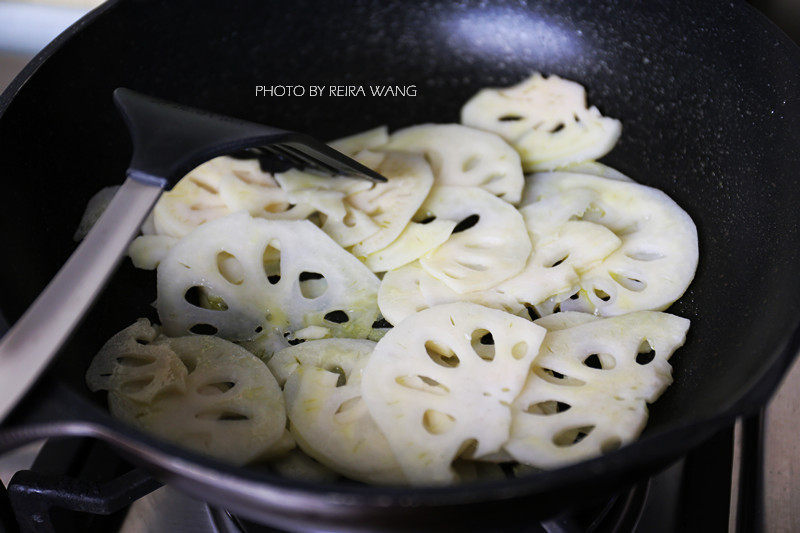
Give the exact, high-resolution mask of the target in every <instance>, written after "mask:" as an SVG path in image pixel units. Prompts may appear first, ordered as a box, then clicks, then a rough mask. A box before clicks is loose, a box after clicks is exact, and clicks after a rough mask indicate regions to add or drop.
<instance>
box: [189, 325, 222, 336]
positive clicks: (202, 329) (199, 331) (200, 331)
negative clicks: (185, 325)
mask: <svg viewBox="0 0 800 533" xmlns="http://www.w3.org/2000/svg"><path fill="white" fill-rule="evenodd" d="M189 331H190V332H192V333H194V334H195V335H216V334H217V331H218V330H217V328H216V327H215V326H212V325H211V324H195V325H194V326H192V327H190V328H189Z"/></svg>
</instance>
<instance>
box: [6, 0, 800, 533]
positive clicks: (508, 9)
mask: <svg viewBox="0 0 800 533" xmlns="http://www.w3.org/2000/svg"><path fill="white" fill-rule="evenodd" d="M535 70H538V71H542V72H545V73H554V74H558V75H561V76H563V77H566V78H570V79H575V80H577V81H579V82H580V83H582V84H584V85H585V86H586V87H587V88H588V91H589V98H590V101H591V102H592V103H593V104H596V105H598V106H599V107H600V108H601V110H602V111H603V112H604V113H605V114H607V115H608V116H612V117H616V118H619V119H620V120H622V123H623V135H622V139H621V140H620V142H619V145H618V146H617V147H616V148H615V149H614V150H613V151H612V152H611V154H609V156H608V157H607V158H606V159H605V161H606V162H607V163H608V164H610V165H612V166H614V167H616V168H619V169H620V170H621V171H623V172H624V173H626V174H629V175H630V176H632V177H633V178H634V179H636V180H637V181H640V182H642V183H645V184H647V185H652V186H655V187H658V188H660V189H663V190H664V191H666V192H667V193H668V194H669V195H670V196H672V197H673V198H674V199H675V200H676V201H677V202H678V203H679V204H680V205H681V206H682V207H684V208H685V209H686V211H687V212H688V213H689V214H690V215H691V216H692V218H693V219H694V220H695V222H696V223H697V226H698V231H699V236H700V250H701V256H700V258H701V259H700V265H699V269H698V271H697V277H696V279H695V280H694V282H693V283H692V285H691V287H690V288H689V290H688V292H687V293H686V294H685V295H684V297H683V298H682V299H681V300H680V301H679V302H678V303H676V304H675V305H674V306H673V307H672V308H671V310H670V311H671V312H673V313H675V314H678V315H680V316H684V317H687V318H690V319H691V320H692V328H691V330H690V332H689V337H688V339H687V342H686V345H685V346H684V347H683V348H682V349H680V350H679V351H678V352H677V353H676V354H675V356H674V357H673V358H672V364H673V366H674V378H675V383H674V384H673V385H672V386H671V387H670V388H669V389H668V390H667V392H666V393H665V394H664V396H663V397H662V398H661V399H660V400H659V401H658V402H657V403H656V404H654V405H653V406H652V407H651V417H650V422H649V425H648V427H647V429H646V430H645V432H644V434H643V435H642V437H641V438H640V439H639V440H638V441H637V442H635V443H633V444H631V445H629V446H625V447H623V448H622V449H620V450H618V451H615V452H612V453H609V454H607V455H605V456H603V457H600V458H597V459H593V460H591V461H586V462H583V463H579V464H575V465H572V466H569V467H566V468H561V469H558V470H553V471H547V472H541V473H537V474H534V475H530V476H528V477H524V478H521V479H514V480H506V481H495V482H482V483H475V484H467V485H463V486H453V487H440V488H401V487H367V486H363V485H358V484H327V485H326V484H311V483H307V482H302V481H293V480H289V479H283V478H279V477H276V476H275V475H272V474H270V473H269V472H265V471H262V470H257V469H245V468H236V467H232V466H229V465H226V464H223V463H220V462H218V461H215V460H212V459H209V458H206V457H202V456H199V455H196V454H194V453H191V452H188V451H186V450H183V449H181V448H178V447H175V446H173V445H170V444H167V443H164V442H161V441H159V440H157V439H155V438H152V437H150V436H148V435H146V434H143V433H140V432H139V431H137V430H135V429H133V428H131V427H128V426H126V425H124V424H122V423H120V422H118V421H116V420H114V419H112V418H111V417H110V416H109V415H108V414H107V412H106V409H105V404H104V398H103V397H102V396H100V395H93V394H91V393H90V392H89V391H88V389H87V388H86V386H85V385H84V382H83V377H84V373H85V371H86V368H87V367H88V364H89V361H90V360H91V358H92V357H93V355H94V354H95V353H96V352H97V350H98V349H99V347H100V346H101V345H102V344H103V342H104V341H105V340H106V339H107V338H109V337H110V336H111V335H112V334H113V333H115V332H116V331H118V330H120V329H121V328H123V327H124V326H127V325H128V324H130V323H132V322H133V321H134V319H135V318H137V317H139V316H149V317H150V318H151V319H156V317H155V313H154V311H153V310H152V308H151V307H150V305H149V304H150V302H152V301H153V299H154V297H155V283H154V281H155V280H154V276H153V273H152V272H144V271H137V270H135V269H134V268H133V267H132V266H131V264H130V263H129V262H127V261H126V262H125V263H124V264H123V265H122V266H121V267H120V269H119V270H118V272H117V273H116V274H115V276H114V278H113V279H112V281H111V283H110V285H109V287H108V289H107V290H106V291H105V293H104V294H103V296H102V297H101V299H100V300H99V301H98V302H97V304H96V305H95V307H94V309H93V311H92V313H91V314H90V315H89V316H88V317H87V319H86V320H85V321H84V323H83V326H82V327H81V328H79V329H78V330H77V331H76V332H75V334H74V335H73V338H72V340H71V342H70V343H69V344H68V346H67V347H66V348H64V349H63V350H62V352H61V354H60V355H59V357H58V358H57V360H56V361H55V362H54V364H53V365H52V366H51V367H50V369H49V370H48V372H47V373H46V375H45V376H43V378H42V379H41V380H40V382H39V383H38V385H37V386H36V387H35V388H34V389H33V390H32V391H31V392H30V393H29V394H28V395H27V397H26V399H25V400H24V401H23V403H22V404H20V405H19V406H18V408H17V409H16V410H15V411H14V412H13V413H12V415H11V416H10V417H9V418H8V419H7V420H6V422H5V424H4V428H3V430H2V433H1V434H0V449H3V448H5V449H8V448H10V447H12V446H13V445H16V444H19V443H21V442H24V441H28V440H33V439H36V438H41V437H44V436H52V435H89V436H94V437H97V438H100V439H103V440H105V441H108V442H109V443H111V444H112V445H113V446H114V447H116V448H117V449H118V450H119V451H120V452H121V453H123V454H124V455H126V456H127V457H129V458H130V459H131V460H132V461H133V462H135V463H136V464H139V465H142V466H143V467H145V468H146V469H148V470H149V471H151V472H153V473H154V474H155V475H156V476H157V477H159V478H160V479H161V480H163V481H165V482H168V483H171V484H173V485H175V486H177V487H180V488H181V489H183V490H185V491H186V492H188V493H190V494H193V495H195V496H198V497H200V498H202V499H203V500H207V501H209V502H211V503H213V504H217V505H221V506H223V507H225V508H228V509H231V510H232V511H234V512H238V513H241V514H243V515H245V516H248V517H251V518H254V519H257V520H260V521H263V522H266V523H269V524H271V525H274V526H278V527H284V528H292V529H306V528H310V527H316V528H321V527H322V528H331V529H337V528H339V529H341V528H347V529H349V530H353V529H374V528H378V527H382V528H392V529H411V528H414V529H417V528H423V527H436V526H437V525H445V524H446V525H448V526H450V527H455V526H456V525H458V524H466V525H468V527H470V528H475V527H480V526H493V527H500V526H502V525H508V524H512V523H516V522H519V521H530V520H532V519H534V518H541V517H544V516H546V515H548V514H550V513H553V512H554V511H555V510H557V509H563V508H564V507H568V506H570V505H572V504H579V503H582V502H586V501H588V500H591V499H592V498H594V497H596V496H597V495H601V494H604V493H605V494H607V493H608V491H611V490H614V489H615V488H618V487H619V486H621V485H622V484H624V483H626V482H629V481H630V480H632V479H634V478H637V477H639V476H643V475H646V474H649V473H652V472H654V471H655V470H657V469H659V468H661V467H663V466H665V465H666V464H667V463H668V462H669V461H670V460H672V459H674V458H676V457H677V456H679V455H680V454H682V453H684V452H685V451H687V450H688V449H690V448H691V447H693V446H695V445H697V444H699V443H700V442H702V441H703V440H705V439H707V438H708V437H709V436H710V435H711V434H712V433H713V432H715V431H716V430H718V429H719V428H720V427H722V426H723V425H726V424H729V423H730V422H731V421H732V420H733V419H734V418H735V417H737V416H739V415H742V414H745V413H748V412H751V411H753V410H755V409H757V408H758V407H760V406H761V405H763V404H764V403H765V402H766V400H767V399H768V398H769V396H770V394H771V392H772V391H773V390H774V388H775V387H776V385H777V383H778V381H779V380H780V377H781V375H782V374H783V372H784V370H785V369H786V367H787V366H788V364H789V363H790V362H791V360H792V358H793V356H794V354H795V353H796V352H797V350H798V347H799V345H800V328H799V327H798V326H799V325H800V276H798V274H797V273H798V268H799V267H800V231H798V224H797V222H796V214H797V206H798V205H800V187H798V184H797V177H798V176H800V150H798V147H800V100H798V95H800V52H799V51H798V49H797V48H796V47H795V46H794V45H793V44H791V43H790V41H789V40H788V38H786V37H785V36H784V35H783V34H782V33H780V31H779V30H777V29H776V28H775V27H773V26H772V25H771V24H770V23H768V22H767V21H766V19H764V18H763V17H761V16H760V15H759V14H758V13H757V12H756V11H755V10H753V9H752V8H750V7H749V6H747V5H746V4H743V3H741V4H740V3H734V4H732V5H731V4H729V3H727V2H725V3H722V2H693V1H689V0H686V1H674V0H671V1H664V2H647V3H643V2H637V3H632V2H622V1H620V2H617V1H613V0H603V1H600V2H592V3H591V4H589V3H588V2H587V3H585V4H582V3H577V2H573V3H564V2H558V1H555V0H554V1H541V2H535V3H530V5H524V3H520V2H516V1H505V0H496V1H491V2H482V3H480V4H479V3H477V2H476V3H474V4H473V3H471V2H462V3H452V2H446V1H440V0H429V1H427V2H425V3H420V4H416V5H415V4H412V3H408V2H403V1H401V0H384V1H382V2H369V1H366V0H356V1H353V2H348V3H347V4H341V5H339V4H338V3H336V2H312V1H307V0H301V1H291V2H290V1H283V0H276V1H273V2H264V1H260V0H239V1H237V2H225V3H223V2H213V1H208V0H192V1H191V2H190V1H189V0H172V1H170V2H157V1H154V0H116V1H111V2H109V3H106V4H104V5H103V6H101V7H99V8H98V9H96V10H95V11H93V12H92V13H90V14H89V15H87V16H86V17H84V18H83V19H82V20H81V21H79V22H78V23H77V24H75V25H74V26H73V27H71V28H70V29H69V30H67V31H66V32H65V33H64V34H62V35H61V36H60V37H59V38H58V39H56V41H54V42H53V43H52V44H51V45H50V46H48V47H47V48H46V49H45V50H44V51H43V52H42V53H40V54H39V55H38V56H37V57H36V58H35V59H34V60H33V62H32V63H31V64H30V65H28V66H27V68H26V69H25V70H24V71H23V72H22V73H21V74H20V75H19V76H18V77H17V79H16V80H15V81H14V82H13V83H12V84H11V86H10V87H9V88H8V89H7V90H6V91H5V93H3V95H2V97H1V98H0V176H2V177H3V180H4V181H3V185H4V191H5V192H4V196H3V197H4V198H5V203H4V206H3V209H0V228H1V229H2V235H3V239H4V240H3V244H4V246H3V256H2V257H3V260H2V261H0V310H2V313H3V314H4V315H5V316H6V317H7V319H8V320H9V321H10V322H13V321H14V320H15V319H16V318H18V317H19V316H20V314H21V313H22V312H23V311H24V309H25V308H26V307H27V306H28V305H29V304H30V303H31V302H32V301H33V299H34V298H35V296H36V295H37V294H38V292H39V291H41V289H42V288H43V287H44V286H45V284H46V283H47V281H48V280H49V279H50V278H51V277H52V276H53V275H54V273H55V272H56V271H57V269H58V268H59V266H60V265H61V264H62V263H63V262H64V261H65V260H66V258H67V257H68V255H69V254H70V252H71V250H72V248H73V246H74V243H73V242H72V240H71V235H72V232H73V231H74V229H75V226H76V225H77V223H78V220H79V218H80V215H81V212H82V210H83V208H84V206H85V204H86V201H87V200H88V199H89V198H90V197H91V195H92V194H93V193H94V192H96V191H97V190H98V189H99V188H101V187H103V186H106V185H111V184H116V183H119V182H121V180H122V176H123V174H124V171H125V168H126V166H127V164H128V161H129V158H130V142H129V139H128V134H127V132H126V130H125V126H124V125H123V123H122V120H121V119H120V117H119V116H118V114H117V112H116V111H115V109H114V108H113V105H112V100H111V93H112V90H113V89H114V88H116V87H119V86H126V87H130V88H132V89H135V90H138V91H141V92H143V93H146V94H152V95H155V96H159V97H161V98H165V99H168V100H172V101H176V102H180V103H183V104H186V105H190V106H194V107H199V108H205V109H209V110H211V111H216V112H220V113H224V114H228V115H232V116H236V117H240V118H244V119H248V120H252V121H255V122H262V123H265V124H271V125H275V126H279V127H283V128H287V129H291V130H298V131H306V132H309V133H311V134H313V135H315V136H317V137H320V138H335V137H337V136H341V135H345V134H348V133H352V132H356V131H360V130H364V129H367V128H370V127H374V126H376V125H380V124H388V125H389V126H390V127H391V128H393V129H394V128H399V127H403V126H407V125H411V124H415V123H422V122H456V121H457V120H458V112H459V108H460V106H461V105H462V103H463V102H465V101H466V100H467V99H468V98H469V97H470V96H471V95H473V94H474V93H475V92H476V91H477V90H478V89H479V88H482V87H486V86H492V85H495V86H497V85H509V84H512V83H514V82H517V81H519V80H521V79H522V78H524V77H526V76H527V75H529V74H530V73H531V72H532V71H535ZM310 84H317V85H365V86H366V85H371V84H392V85H394V84H398V85H412V84H413V85H416V88H417V93H416V96H413V97H411V96H405V97H402V96H397V97H371V96H365V97H355V96H354V97H335V96H316V97H310V96H303V97H300V96H292V97H289V96H286V97H277V96H272V97H269V96H263V95H258V96H257V95H256V85H304V86H308V85H310ZM0 393H1V392H0Z"/></svg>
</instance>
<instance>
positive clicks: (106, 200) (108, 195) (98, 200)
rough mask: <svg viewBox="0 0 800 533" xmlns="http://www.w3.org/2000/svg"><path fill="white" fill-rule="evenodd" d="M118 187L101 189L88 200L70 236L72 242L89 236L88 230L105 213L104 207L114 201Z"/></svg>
mask: <svg viewBox="0 0 800 533" xmlns="http://www.w3.org/2000/svg"><path fill="white" fill-rule="evenodd" d="M119 187H120V186H119V185H112V186H111V187H103V188H102V189H100V190H99V191H97V192H96V193H95V194H94V196H92V197H91V198H90V199H89V202H88V203H87V204H86V210H85V211H84V212H83V216H82V217H81V221H80V223H79V224H78V229H76V230H75V234H74V235H73V236H72V239H73V240H75V241H82V240H83V238H84V237H86V235H88V234H89V230H91V229H92V226H94V225H95V224H96V223H97V221H98V220H100V217H101V216H102V215H103V213H105V211H106V207H108V204H110V203H111V200H113V199H114V195H116V194H117V191H118V190H119Z"/></svg>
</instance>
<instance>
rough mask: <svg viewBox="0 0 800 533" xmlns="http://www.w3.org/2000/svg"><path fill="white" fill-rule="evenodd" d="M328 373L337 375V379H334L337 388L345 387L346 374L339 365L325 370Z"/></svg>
mask: <svg viewBox="0 0 800 533" xmlns="http://www.w3.org/2000/svg"><path fill="white" fill-rule="evenodd" d="M325 370H327V371H328V372H331V373H332V374H337V375H338V377H337V378H336V386H337V387H344V386H345V385H347V374H346V373H345V371H344V369H343V368H342V367H340V366H339V365H332V366H329V367H328V368H326V369H325Z"/></svg>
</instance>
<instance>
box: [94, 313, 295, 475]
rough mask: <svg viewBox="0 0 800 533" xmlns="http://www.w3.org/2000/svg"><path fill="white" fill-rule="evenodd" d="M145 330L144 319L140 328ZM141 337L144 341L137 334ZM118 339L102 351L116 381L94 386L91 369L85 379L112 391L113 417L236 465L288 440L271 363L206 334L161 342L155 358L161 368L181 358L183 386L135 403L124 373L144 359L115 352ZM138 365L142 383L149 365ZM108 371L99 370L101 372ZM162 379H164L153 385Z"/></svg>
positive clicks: (265, 452) (112, 380)
mask: <svg viewBox="0 0 800 533" xmlns="http://www.w3.org/2000/svg"><path fill="white" fill-rule="evenodd" d="M144 326H146V321H145V322H144V323H142V322H141V321H140V322H137V324H135V325H134V327H144ZM129 329H130V328H129ZM123 333H125V332H123ZM126 335H128V333H126ZM116 338H117V337H115V338H114V339H116ZM136 338H137V339H139V340H142V339H141V337H140V336H139V335H136ZM114 339H112V341H111V344H110V345H106V347H104V348H103V350H101V352H100V354H98V358H100V362H99V363H98V365H99V366H101V367H102V366H105V364H106V361H112V363H115V364H116V365H117V369H114V370H112V378H111V379H109V380H106V381H102V382H94V377H93V376H94V370H93V369H90V372H89V376H87V381H88V382H89V383H90V386H92V385H94V387H92V388H95V389H96V388H107V389H108V391H109V395H108V403H109V409H110V410H111V413H112V414H113V415H114V416H116V417H118V418H120V419H122V420H124V421H126V422H128V423H130V424H132V425H135V426H137V427H139V428H141V429H143V430H145V431H148V432H150V433H153V434H154V435H157V436H158V437H161V438H164V439H166V440H169V441H171V442H174V443H176V444H180V445H183V446H186V447H188V448H191V449H193V450H195V451H198V452H200V453H204V454H207V455H210V456H212V457H216V458H218V459H223V460H226V461H230V462H233V463H236V464H244V463H247V462H249V461H251V460H253V459H255V458H257V457H260V456H262V455H264V454H267V453H268V452H269V450H270V448H271V447H272V446H273V445H274V444H275V443H277V442H278V441H279V439H280V438H281V436H282V435H283V433H284V431H285V425H286V412H285V409H284V405H283V395H282V394H281V390H280V387H278V384H277V383H276V382H275V378H273V377H272V374H270V372H269V369H267V367H266V365H264V363H262V362H261V361H259V360H258V359H257V358H256V357H255V356H253V355H252V354H251V353H249V352H248V351H247V350H245V349H244V348H241V347H240V346H237V345H235V344H233V343H231V342H228V341H225V340H223V339H220V338H218V337H211V336H207V335H202V336H193V337H179V338H172V339H167V338H163V337H162V338H161V340H159V341H156V342H157V343H158V348H159V349H160V351H159V354H158V356H157V357H158V358H159V359H163V360H164V361H165V363H163V364H161V365H160V366H162V367H163V366H167V365H169V366H172V365H173V361H177V362H178V364H179V365H180V366H181V367H182V370H181V371H180V373H181V375H182V379H183V381H182V385H183V387H182V388H181V389H180V390H179V389H178V388H177V387H170V388H162V389H161V390H160V391H159V392H158V393H157V394H155V395H153V396H151V397H149V398H147V399H145V398H143V397H142V396H141V394H140V395H139V396H138V399H137V397H136V396H134V395H133V394H132V393H131V391H130V390H127V387H126V383H128V384H130V383H131V382H130V381H125V380H123V379H122V377H121V376H122V375H124V374H129V373H131V370H130V365H129V364H126V358H130V357H133V358H136V359H137V360H138V361H142V360H143V359H142V358H141V356H138V355H131V353H132V352H130V351H128V350H126V349H124V348H123V349H121V350H120V351H119V353H120V354H121V355H119V356H118V357H113V355H109V350H111V349H113V347H114V346H115V345H116V344H117V341H115V340H114ZM144 340H146V339H144ZM134 342H135V341H134ZM120 359H121V361H120ZM92 366H93V367H94V366H95V364H93V365H92ZM134 368H135V369H137V370H138V372H137V373H136V374H135V375H137V376H140V377H139V378H137V379H142V380H143V379H144V377H143V371H142V370H141V369H144V368H146V365H145V366H142V367H138V368H137V367H134ZM106 373H108V372H107V370H101V371H100V374H98V375H99V376H100V377H102V374H106ZM131 375H134V374H131ZM157 378H158V374H156V377H155V378H154V379H153V381H155V379H157ZM134 383H135V382H134ZM147 387H148V385H144V386H143V387H142V389H141V390H142V391H144V390H147Z"/></svg>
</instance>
